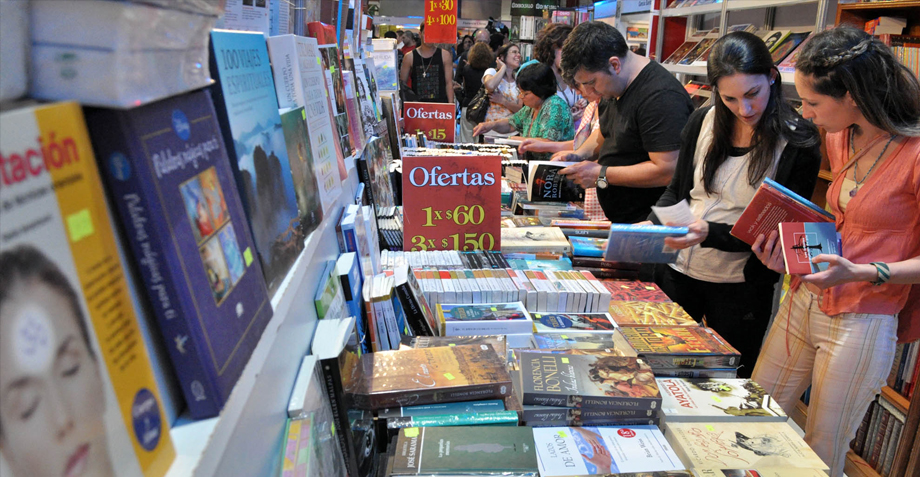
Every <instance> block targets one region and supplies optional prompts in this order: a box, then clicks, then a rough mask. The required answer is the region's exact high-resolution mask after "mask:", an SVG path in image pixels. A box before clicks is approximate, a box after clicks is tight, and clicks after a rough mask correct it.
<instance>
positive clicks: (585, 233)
mask: <svg viewBox="0 0 920 477" xmlns="http://www.w3.org/2000/svg"><path fill="white" fill-rule="evenodd" d="M560 230H562V234H563V235H565V236H566V237H595V238H603V239H605V238H607V237H608V236H609V235H610V232H608V231H606V230H594V229H560Z"/></svg>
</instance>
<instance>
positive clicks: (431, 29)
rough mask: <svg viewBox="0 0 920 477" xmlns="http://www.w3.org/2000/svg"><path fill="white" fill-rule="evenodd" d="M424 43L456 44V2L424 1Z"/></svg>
mask: <svg viewBox="0 0 920 477" xmlns="http://www.w3.org/2000/svg"><path fill="white" fill-rule="evenodd" d="M425 43H447V44H448V45H453V44H454V43H457V0H425Z"/></svg>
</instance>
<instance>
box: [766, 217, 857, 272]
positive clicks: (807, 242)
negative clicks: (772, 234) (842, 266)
mask: <svg viewBox="0 0 920 477" xmlns="http://www.w3.org/2000/svg"><path fill="white" fill-rule="evenodd" d="M779 241H780V244H781V245H782V247H783V262H785V264H786V273H788V274H790V275H791V274H799V275H807V274H810V273H816V272H820V271H824V270H827V267H828V264H827V263H814V262H812V260H813V259H814V258H815V257H817V256H818V255H820V254H822V253H825V254H830V255H840V254H841V253H842V250H841V238H840V233H839V232H837V226H836V224H834V223H833V222H817V223H814V222H787V223H780V224H779Z"/></svg>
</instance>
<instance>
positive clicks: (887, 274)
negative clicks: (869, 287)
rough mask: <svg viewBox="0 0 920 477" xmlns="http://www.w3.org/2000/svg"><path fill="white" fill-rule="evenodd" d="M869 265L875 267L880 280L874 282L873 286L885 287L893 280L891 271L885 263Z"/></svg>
mask: <svg viewBox="0 0 920 477" xmlns="http://www.w3.org/2000/svg"><path fill="white" fill-rule="evenodd" d="M869 265H874V266H875V271H876V272H877V273H878V278H876V279H875V281H874V282H872V284H873V285H876V286H878V285H883V284H885V283H888V280H890V279H891V270H889V269H888V264H887V263H885V262H872V263H870V264H869Z"/></svg>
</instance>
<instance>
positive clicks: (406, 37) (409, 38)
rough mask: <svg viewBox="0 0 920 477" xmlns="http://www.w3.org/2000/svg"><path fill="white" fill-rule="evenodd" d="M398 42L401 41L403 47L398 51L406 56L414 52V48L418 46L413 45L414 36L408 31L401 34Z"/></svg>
mask: <svg viewBox="0 0 920 477" xmlns="http://www.w3.org/2000/svg"><path fill="white" fill-rule="evenodd" d="M400 40H402V43H403V46H402V48H400V49H399V51H400V52H402V54H404V55H408V54H409V52H410V51H412V50H414V49H415V47H416V46H418V45H417V44H416V43H415V34H414V33H412V32H411V31H409V30H406V31H404V32H403V34H402V36H401V37H400Z"/></svg>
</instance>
